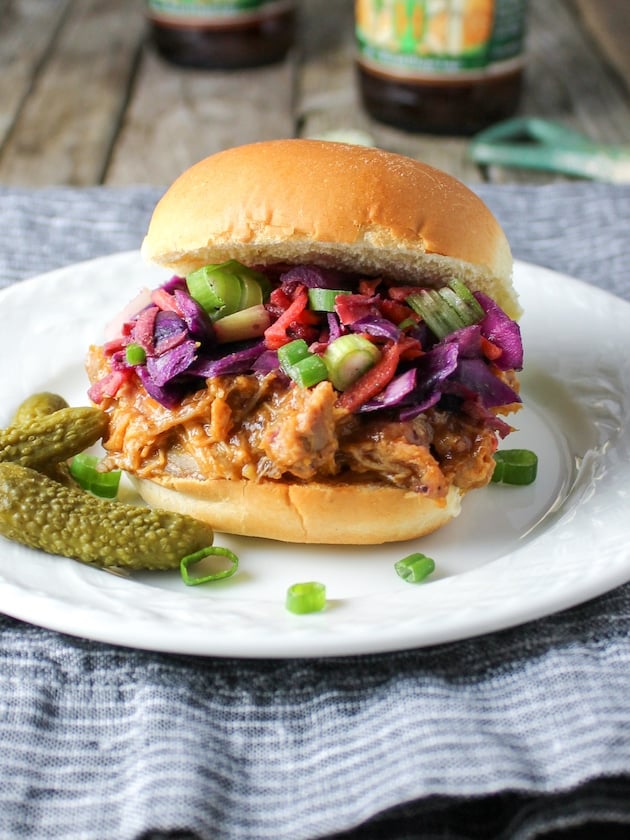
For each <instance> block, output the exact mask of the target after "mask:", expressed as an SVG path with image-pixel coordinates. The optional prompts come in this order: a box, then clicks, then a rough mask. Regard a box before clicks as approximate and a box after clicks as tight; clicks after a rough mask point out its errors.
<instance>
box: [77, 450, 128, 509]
mask: <svg viewBox="0 0 630 840" xmlns="http://www.w3.org/2000/svg"><path fill="white" fill-rule="evenodd" d="M98 463H99V458H97V457H96V455H88V454H87V453H85V452H82V453H80V454H79V455H75V456H74V458H73V459H72V461H71V462H70V475H71V476H72V477H73V478H74V480H75V481H76V482H77V484H78V485H79V487H82V488H83V489H84V490H88V491H89V492H90V493H93V494H94V495H95V496H100V497H101V498H103V499H115V498H116V496H117V495H118V487H119V485H120V470H111V471H110V472H101V471H99V470H98V469H97V466H98Z"/></svg>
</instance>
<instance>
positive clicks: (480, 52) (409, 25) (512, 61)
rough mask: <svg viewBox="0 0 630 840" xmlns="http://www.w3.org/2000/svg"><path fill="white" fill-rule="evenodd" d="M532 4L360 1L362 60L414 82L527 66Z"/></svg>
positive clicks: (514, 0) (509, 0)
mask: <svg viewBox="0 0 630 840" xmlns="http://www.w3.org/2000/svg"><path fill="white" fill-rule="evenodd" d="M526 7H527V0H355V20H356V40H357V46H358V51H359V60H360V61H361V63H363V64H365V65H366V66H367V67H372V68H374V69H375V70H378V71H379V72H382V73H385V74H387V75H393V76H398V77H407V78H409V77H410V78H412V79H433V80H435V79H436V77H439V78H442V79H453V80H459V79H471V78H474V77H478V76H487V75H488V74H490V73H498V72H506V71H509V70H511V69H512V68H514V69H517V68H519V67H521V66H522V64H523V45H524V40H525V17H526Z"/></svg>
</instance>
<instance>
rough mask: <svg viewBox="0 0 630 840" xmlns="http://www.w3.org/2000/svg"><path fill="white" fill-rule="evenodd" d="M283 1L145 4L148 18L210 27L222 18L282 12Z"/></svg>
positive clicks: (162, 0) (286, 4)
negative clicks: (205, 24)
mask: <svg viewBox="0 0 630 840" xmlns="http://www.w3.org/2000/svg"><path fill="white" fill-rule="evenodd" d="M292 6H293V1H292V2H287V1H286V0H147V11H148V14H149V16H150V17H152V18H154V19H158V20H168V21H169V22H171V23H200V24H203V23H212V22H214V21H220V20H225V18H240V17H252V16H256V15H257V14H259V13H260V14H263V13H264V14H269V13H270V12H275V11H283V10H285V9H289V8H291V7H292Z"/></svg>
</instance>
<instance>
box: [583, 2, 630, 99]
mask: <svg viewBox="0 0 630 840" xmlns="http://www.w3.org/2000/svg"><path fill="white" fill-rule="evenodd" d="M573 2H574V3H575V5H576V6H577V9H578V10H579V12H580V14H581V15H582V19H583V21H584V26H585V29H586V30H587V31H588V32H589V33H590V34H591V35H592V37H593V38H594V39H595V42H596V43H597V44H598V46H599V48H600V49H601V51H602V53H603V55H604V56H605V57H606V59H607V60H608V61H610V63H611V65H612V66H613V67H614V68H615V69H616V70H617V72H618V73H619V77H620V79H621V81H622V82H623V84H624V85H625V86H626V88H627V90H629V91H630V8H629V7H628V3H627V0H573Z"/></svg>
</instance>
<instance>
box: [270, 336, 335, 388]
mask: <svg viewBox="0 0 630 840" xmlns="http://www.w3.org/2000/svg"><path fill="white" fill-rule="evenodd" d="M278 361H279V362H280V367H281V368H282V370H283V371H284V372H285V373H286V375H287V376H289V377H290V378H291V379H292V380H293V381H294V382H296V383H297V384H298V385H299V386H300V388H312V387H313V385H317V383H318V382H321V381H322V380H324V379H326V378H327V377H328V368H327V367H326V363H325V362H324V360H323V359H322V357H321V356H318V355H317V354H316V353H311V351H310V350H309V349H308V345H307V343H306V342H305V341H304V339H303V338H296V339H295V340H294V341H290V342H289V343H288V344H283V345H282V347H280V348H279V349H278Z"/></svg>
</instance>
